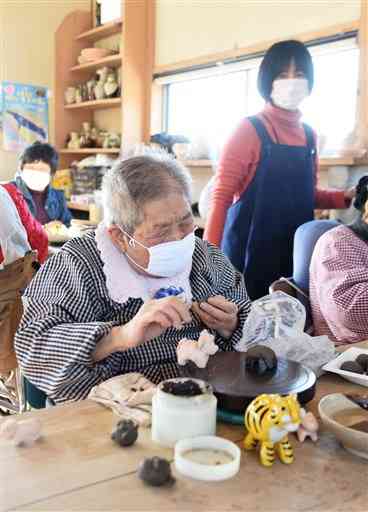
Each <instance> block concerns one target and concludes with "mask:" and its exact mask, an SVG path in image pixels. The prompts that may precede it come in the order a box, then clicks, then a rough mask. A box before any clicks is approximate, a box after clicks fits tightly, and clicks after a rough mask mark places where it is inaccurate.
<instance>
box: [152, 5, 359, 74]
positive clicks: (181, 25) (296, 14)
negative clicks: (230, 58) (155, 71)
mask: <svg viewBox="0 0 368 512" xmlns="http://www.w3.org/2000/svg"><path fill="white" fill-rule="evenodd" d="M156 1H157V18H156V19H157V24H156V63H155V64H156V66H161V65H165V64H172V63H175V62H177V61H181V60H185V59H192V58H195V57H200V56H201V55H207V54H211V53H215V52H221V51H225V50H232V49H236V48H239V47H244V46H249V45H253V44H256V43H260V42H263V41H265V42H267V41H269V40H272V39H275V38H280V39H282V38H287V37H290V36H293V35H296V34H300V33H303V32H309V31H314V30H319V29H321V28H324V27H328V26H331V25H335V24H338V23H345V22H350V21H355V20H358V19H359V15H360V0H344V1H343V0H156Z"/></svg>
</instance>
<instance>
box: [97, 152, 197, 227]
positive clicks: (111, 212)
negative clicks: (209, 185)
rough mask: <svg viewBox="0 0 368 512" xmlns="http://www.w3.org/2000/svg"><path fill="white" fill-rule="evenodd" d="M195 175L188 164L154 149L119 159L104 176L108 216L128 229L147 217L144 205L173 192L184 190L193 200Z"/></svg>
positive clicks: (105, 210)
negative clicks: (185, 165)
mask: <svg viewBox="0 0 368 512" xmlns="http://www.w3.org/2000/svg"><path fill="white" fill-rule="evenodd" d="M191 181H192V180H191V177H190V174H189V172H188V171H187V170H186V168H185V167H184V166H183V165H182V164H181V163H180V162H178V161H177V160H174V159H173V158H172V157H170V156H169V155H168V154H167V153H164V152H156V151H151V152H147V153H146V154H144V155H141V156H134V157H131V158H127V159H124V160H121V161H119V162H117V163H116V164H115V165H114V166H113V167H112V168H111V169H110V170H109V171H108V172H107V173H106V174H105V176H104V178H103V183H102V197H103V207H104V220H105V223H106V224H107V225H112V224H118V225H120V226H122V227H123V228H124V229H125V230H126V231H127V232H128V233H131V234H132V233H134V230H135V228H136V227H137V226H139V224H141V223H142V222H143V220H144V214H143V207H144V206H145V204H147V203H149V202H151V201H157V200H162V206H163V208H164V207H165V198H166V197H167V196H168V195H169V194H171V193H177V194H183V195H184V197H185V198H186V199H187V201H188V202H189V204H190V203H191Z"/></svg>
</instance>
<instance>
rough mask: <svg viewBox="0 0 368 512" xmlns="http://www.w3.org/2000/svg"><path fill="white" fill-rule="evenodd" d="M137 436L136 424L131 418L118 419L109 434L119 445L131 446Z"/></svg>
mask: <svg viewBox="0 0 368 512" xmlns="http://www.w3.org/2000/svg"><path fill="white" fill-rule="evenodd" d="M137 437H138V425H137V424H136V423H134V421H132V420H120V421H119V422H118V423H117V425H116V428H115V430H114V431H113V433H112V434H111V439H112V440H113V441H115V443H117V444H118V445H120V446H131V445H132V444H134V443H135V442H136V440H137Z"/></svg>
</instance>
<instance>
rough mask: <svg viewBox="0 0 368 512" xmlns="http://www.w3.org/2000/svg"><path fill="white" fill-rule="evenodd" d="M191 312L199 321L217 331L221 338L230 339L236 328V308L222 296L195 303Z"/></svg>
mask: <svg viewBox="0 0 368 512" xmlns="http://www.w3.org/2000/svg"><path fill="white" fill-rule="evenodd" d="M192 310H193V312H194V313H195V314H196V315H197V316H198V317H199V318H200V319H201V321H202V322H203V323H204V325H206V326H207V327H209V328H210V329H214V330H215V331H217V332H218V333H219V334H220V335H221V336H222V337H223V338H226V339H228V338H230V337H231V336H232V334H233V332H234V331H235V329H236V328H237V326H238V307H237V305H236V304H234V303H233V302H230V301H229V300H227V299H225V297H222V295H216V296H215V297H210V298H209V299H208V301H207V302H200V303H198V302H195V303H193V305H192Z"/></svg>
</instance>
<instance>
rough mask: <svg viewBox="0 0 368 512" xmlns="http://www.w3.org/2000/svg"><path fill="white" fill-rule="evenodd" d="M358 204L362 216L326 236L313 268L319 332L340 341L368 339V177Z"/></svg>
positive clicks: (317, 249)
mask: <svg viewBox="0 0 368 512" xmlns="http://www.w3.org/2000/svg"><path fill="white" fill-rule="evenodd" d="M354 206H355V208H357V210H359V212H360V215H359V217H358V219H357V220H356V221H355V222H354V223H353V224H351V225H349V226H345V225H341V226H338V227H336V228H334V229H331V230H330V231H328V232H327V233H325V234H324V235H322V236H321V238H320V239H319V240H318V242H317V244H316V246H315V249H314V253H313V256H312V261H311V267H310V301H311V307H312V314H313V323H314V329H315V334H316V335H317V336H318V335H322V334H326V335H327V336H328V337H329V338H330V339H331V340H333V341H334V342H335V343H336V344H343V343H354V342H358V341H363V340H366V339H368V322H367V319H368V176H363V178H361V179H360V181H359V183H358V186H357V188H356V198H355V201H354Z"/></svg>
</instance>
